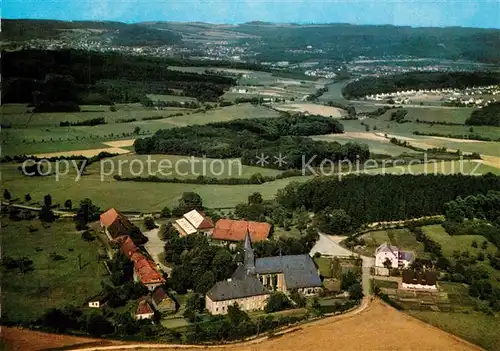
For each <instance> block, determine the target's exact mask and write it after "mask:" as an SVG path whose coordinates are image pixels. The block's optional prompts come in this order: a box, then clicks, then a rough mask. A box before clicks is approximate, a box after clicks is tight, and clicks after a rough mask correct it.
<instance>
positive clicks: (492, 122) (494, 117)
mask: <svg viewBox="0 0 500 351" xmlns="http://www.w3.org/2000/svg"><path fill="white" fill-rule="evenodd" d="M465 124H466V125H469V126H495V127H500V102H495V103H492V104H489V105H488V106H485V107H483V108H482V109H479V110H474V111H472V113H471V115H470V117H469V118H467V120H466V121H465Z"/></svg>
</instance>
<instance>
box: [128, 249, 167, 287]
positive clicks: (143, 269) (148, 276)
mask: <svg viewBox="0 0 500 351" xmlns="http://www.w3.org/2000/svg"><path fill="white" fill-rule="evenodd" d="M139 255H140V256H139ZM141 256H142V257H141ZM134 260H135V261H134V281H136V282H140V283H141V284H143V285H144V286H145V287H146V288H148V290H150V291H153V290H154V289H155V288H156V287H158V286H160V285H162V284H163V283H165V279H164V278H163V277H162V276H161V274H160V273H158V271H157V270H156V267H155V265H154V264H153V263H151V262H150V261H149V260H148V259H147V258H146V257H144V256H143V255H141V254H140V253H138V254H135V255H134Z"/></svg>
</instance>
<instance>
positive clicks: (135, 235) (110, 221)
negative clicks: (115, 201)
mask: <svg viewBox="0 0 500 351" xmlns="http://www.w3.org/2000/svg"><path fill="white" fill-rule="evenodd" d="M100 224H101V228H102V229H103V231H104V233H105V234H106V236H107V237H108V239H109V240H114V239H116V238H118V237H120V236H123V235H128V236H130V237H131V239H132V240H133V241H134V243H135V244H137V245H142V244H144V243H146V242H147V237H145V236H144V235H143V234H142V233H141V230H140V229H139V228H138V227H137V226H135V225H134V224H132V222H130V221H129V220H128V218H127V217H126V216H124V215H122V214H121V213H120V212H118V211H117V210H115V209H114V208H110V209H109V210H107V211H106V212H104V213H102V214H101V216H100Z"/></svg>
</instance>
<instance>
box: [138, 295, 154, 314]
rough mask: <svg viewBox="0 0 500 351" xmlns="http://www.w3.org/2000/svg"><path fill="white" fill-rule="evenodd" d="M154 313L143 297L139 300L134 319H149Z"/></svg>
mask: <svg viewBox="0 0 500 351" xmlns="http://www.w3.org/2000/svg"><path fill="white" fill-rule="evenodd" d="M154 315H155V312H154V311H153V309H152V308H151V305H150V304H149V302H148V301H147V300H146V299H145V298H143V299H141V300H139V304H138V305H137V309H136V310H135V319H151V318H153V316H154Z"/></svg>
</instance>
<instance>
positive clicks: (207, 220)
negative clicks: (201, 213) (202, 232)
mask: <svg viewBox="0 0 500 351" xmlns="http://www.w3.org/2000/svg"><path fill="white" fill-rule="evenodd" d="M213 227H214V224H213V222H212V220H211V219H210V218H208V217H204V219H203V222H201V223H200V225H199V226H198V229H210V228H213Z"/></svg>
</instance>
